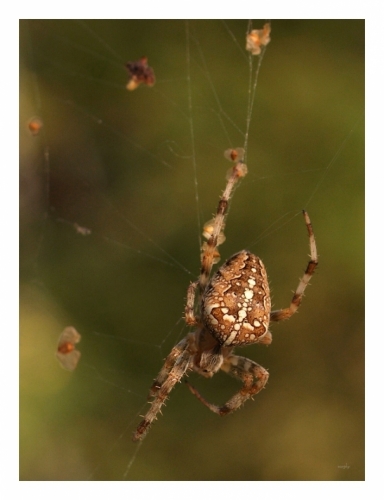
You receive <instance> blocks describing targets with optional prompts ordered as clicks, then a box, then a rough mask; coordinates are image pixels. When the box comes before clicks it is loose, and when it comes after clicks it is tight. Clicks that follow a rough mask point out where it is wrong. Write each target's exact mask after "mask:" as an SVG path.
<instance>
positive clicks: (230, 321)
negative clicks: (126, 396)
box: [133, 148, 317, 441]
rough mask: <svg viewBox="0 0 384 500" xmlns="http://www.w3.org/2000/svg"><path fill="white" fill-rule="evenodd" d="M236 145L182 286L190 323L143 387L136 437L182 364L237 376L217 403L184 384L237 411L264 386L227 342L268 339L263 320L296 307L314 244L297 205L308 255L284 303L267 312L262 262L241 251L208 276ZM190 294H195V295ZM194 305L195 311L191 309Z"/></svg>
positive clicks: (262, 372) (262, 376) (264, 377)
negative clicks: (196, 262)
mask: <svg viewBox="0 0 384 500" xmlns="http://www.w3.org/2000/svg"><path fill="white" fill-rule="evenodd" d="M241 151H242V150H241V149H240V148H238V149H236V150H229V151H226V153H225V156H226V157H227V158H229V159H231V160H233V161H236V163H235V165H234V166H233V167H232V168H231V169H230V171H229V174H228V176H227V185H226V188H225V190H224V192H223V194H222V196H221V198H220V201H219V205H218V207H217V212H216V215H215V217H214V219H212V220H211V221H209V222H207V223H206V224H205V226H204V231H203V235H204V237H205V238H206V239H207V241H206V242H205V243H204V244H203V245H202V253H201V272H200V276H199V279H198V280H197V281H195V282H193V283H191V284H190V285H189V287H188V292H187V303H186V306H185V321H186V323H187V325H189V326H192V327H194V330H193V331H192V332H190V333H189V334H188V335H187V336H186V337H184V338H183V339H182V340H181V341H180V342H179V343H178V344H177V345H176V346H175V347H174V348H173V349H172V350H171V352H170V354H169V355H168V356H167V358H166V359H165V363H164V365H163V367H162V369H161V370H160V372H159V374H158V376H157V378H156V379H155V381H154V383H153V384H152V387H151V389H150V393H149V397H150V398H153V400H152V402H151V406H150V408H149V410H148V412H147V413H146V415H145V416H144V419H143V420H142V421H141V423H140V424H139V426H138V428H137V430H136V432H135V433H134V435H133V440H134V441H138V440H141V439H143V438H144V436H145V435H146V434H147V432H148V430H149V428H150V426H151V424H152V422H153V421H154V420H155V418H156V416H157V414H158V412H159V411H160V409H161V407H162V405H163V404H164V402H165V400H166V398H167V397H168V395H169V393H170V392H171V390H172V389H173V387H174V386H175V384H176V383H177V382H180V380H181V379H182V377H183V376H184V375H185V374H186V372H187V371H188V370H193V371H195V372H197V373H199V374H200V375H203V376H204V377H207V378H209V377H212V376H213V375H214V374H215V373H216V372H217V371H219V370H223V371H224V372H226V373H229V374H231V375H233V376H234V377H236V378H238V379H240V380H241V381H242V382H243V386H242V388H241V389H240V391H238V392H237V393H236V394H235V395H234V396H232V397H231V398H230V399H229V400H228V401H227V402H226V403H225V404H224V405H223V406H217V405H214V404H211V403H208V402H207V401H206V400H205V399H204V398H203V397H202V396H201V395H200V393H199V392H198V391H197V390H196V389H195V388H194V387H192V386H191V385H190V384H189V383H187V385H188V387H189V389H190V390H191V392H192V393H193V394H194V395H195V396H196V397H197V398H198V399H199V400H200V401H201V402H202V403H203V404H204V405H205V406H207V407H208V408H209V409H210V410H212V411H213V412H215V413H218V414H219V415H227V414H228V413H231V412H233V411H235V410H237V409H238V408H239V407H240V406H241V405H242V404H243V403H244V402H245V401H247V399H249V398H250V397H252V396H253V395H255V394H257V393H258V392H260V391H261V389H263V388H264V387H265V384H266V383H267V381H268V377H269V374H268V372H267V370H266V369H265V368H263V367H262V366H260V365H258V364H257V363H255V362H254V361H252V360H250V359H247V358H244V357H242V356H237V355H235V354H233V353H232V351H233V349H234V348H235V347H239V346H244V345H249V344H257V343H258V344H270V343H271V342H272V335H271V333H270V331H269V323H270V321H280V320H283V319H288V318H290V317H291V316H292V314H294V313H295V312H296V311H297V308H298V307H299V305H300V303H301V300H302V297H303V294H304V290H305V288H306V286H307V285H308V282H309V280H310V279H311V277H312V275H313V273H314V271H315V268H316V266H317V250H316V243H315V237H314V234H313V230H312V225H311V221H310V219H309V216H308V214H307V212H305V211H303V214H304V219H305V224H306V226H307V230H308V235H309V245H310V252H311V260H310V261H309V263H308V265H307V269H306V271H305V273H304V275H303V277H302V278H301V280H300V282H299V285H298V287H297V289H296V292H295V293H294V295H293V297H292V300H291V303H290V305H289V307H287V308H285V309H279V310H276V311H271V298H270V291H269V285H268V279H267V273H266V271H265V267H264V265H263V263H262V261H261V260H260V259H259V258H258V257H256V256H255V255H253V254H252V253H251V252H248V251H247V250H242V251H241V252H238V253H237V254H235V255H233V256H232V257H231V258H230V259H228V260H227V261H226V262H225V263H224V264H223V265H222V266H221V267H220V268H219V270H218V271H217V272H216V273H215V274H214V275H213V276H212V278H210V275H211V271H212V266H213V265H214V264H215V263H217V262H218V260H219V259H220V254H219V252H218V246H219V245H220V244H221V243H223V241H224V240H225V237H224V226H225V218H226V213H227V209H228V202H229V199H230V197H231V195H232V193H233V190H234V187H235V185H236V183H237V182H238V181H239V179H241V178H242V177H244V176H245V175H246V173H247V167H246V166H245V164H244V163H243V162H242V155H241V154H239V152H241ZM196 295H198V296H199V299H198V300H197V299H196ZM195 309H197V311H198V312H197V314H195Z"/></svg>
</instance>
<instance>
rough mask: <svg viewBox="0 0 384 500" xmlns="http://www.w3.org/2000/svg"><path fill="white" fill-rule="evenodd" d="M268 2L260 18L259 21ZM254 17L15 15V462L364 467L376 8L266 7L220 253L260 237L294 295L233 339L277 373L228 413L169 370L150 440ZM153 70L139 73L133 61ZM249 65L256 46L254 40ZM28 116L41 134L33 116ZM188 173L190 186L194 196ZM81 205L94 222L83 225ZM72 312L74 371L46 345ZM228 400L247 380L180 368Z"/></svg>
mask: <svg viewBox="0 0 384 500" xmlns="http://www.w3.org/2000/svg"><path fill="white" fill-rule="evenodd" d="M263 24H264V21H263V20H261V21H254V22H253V27H255V28H261V27H262V25H263ZM247 27H248V21H242V20H237V21H226V22H225V23H222V22H220V21H191V22H189V23H185V22H184V21H127V20H117V21H113V20H107V21H103V20H99V21H97V20H95V21H84V22H83V21H80V22H76V21H69V20H68V21H60V20H33V21H26V20H24V21H21V22H20V172H21V175H20V186H21V187H20V231H21V235H20V257H21V263H20V280H21V281H20V479H22V480H87V479H92V480H112V479H113V480H123V479H127V480H342V481H348V480H363V479H364V36H365V35H364V21H359V20H338V21H333V20H326V21H321V20H312V21H310V20H308V21H306V20H297V21H295V20H289V21H284V20H280V21H279V20H278V21H272V34H271V36H272V41H271V43H270V44H269V46H268V48H267V51H266V53H265V56H264V59H263V61H262V64H261V68H260V72H259V80H258V87H257V92H256V97H255V101H254V107H253V111H252V116H251V125H250V135H249V149H248V152H247V164H248V167H249V174H248V176H247V177H246V178H245V179H244V181H243V182H242V184H241V186H240V187H239V189H238V190H237V191H236V193H235V196H234V198H233V202H232V204H231V208H230V213H229V217H228V222H227V227H226V236H227V241H226V242H225V244H223V246H222V247H221V253H222V256H223V258H226V257H229V256H230V255H231V254H233V253H234V252H236V251H238V250H240V249H242V248H249V249H250V250H252V251H253V252H254V253H256V254H257V255H259V256H261V257H262V259H263V261H264V263H265V265H266V267H267V270H268V273H269V277H270V281H271V287H272V293H273V303H274V306H275V307H276V308H278V307H283V306H286V305H288V303H289V300H290V298H291V293H292V290H294V288H295V287H296V285H297V282H298V278H299V276H300V275H301V274H302V271H303V270H304V269H305V266H306V262H307V260H308V240H307V234H306V230H305V227H304V224H303V220H302V216H301V215H300V210H301V209H302V208H306V209H307V210H308V211H309V213H310V216H311V219H312V222H313V226H314V230H315V235H316V240H317V244H318V250H319V254H320V265H319V269H318V271H317V272H316V275H315V276H314V278H313V280H312V282H311V285H310V286H309V288H308V290H307V292H306V297H305V300H304V302H303V305H302V308H301V310H300V312H299V314H297V315H296V316H294V317H293V318H291V319H290V321H288V322H285V323H280V324H275V325H273V327H272V332H273V338H274V342H273V343H272V345H271V346H270V347H268V348H266V347H263V346H251V347H248V348H245V349H242V352H241V354H243V355H245V356H248V357H250V358H252V359H254V360H255V361H257V362H259V363H260V364H262V365H263V366H264V367H266V368H267V369H269V371H270V380H269V383H268V386H267V389H266V390H265V391H263V392H262V393H261V394H260V395H258V396H257V397H256V398H255V400H254V401H253V402H247V404H246V405H245V406H244V407H243V408H242V409H241V410H239V411H237V412H236V413H235V414H233V415H231V416H228V417H226V418H222V419H220V418H218V417H217V416H216V415H215V414H213V413H211V412H209V410H208V409H207V408H205V407H204V406H203V405H201V404H200V403H199V402H198V401H197V400H195V399H194V398H193V397H192V396H191V395H190V394H189V392H188V391H187V389H186V388H185V387H184V386H183V384H179V385H178V387H177V388H175V390H174V391H173V393H172V394H171V398H170V400H169V402H168V403H167V405H166V407H165V409H164V411H163V416H162V417H160V418H159V420H158V421H157V422H156V424H155V425H154V427H153V428H152V430H151V431H150V433H149V435H148V436H147V438H146V439H145V440H144V442H143V444H142V446H141V447H138V445H136V444H134V443H132V442H131V433H132V432H133V430H134V428H135V426H136V425H137V423H138V422H139V421H140V417H139V415H140V414H142V413H143V412H144V411H145V410H146V408H147V403H146V395H147V391H148V388H149V386H150V384H151V382H152V380H153V378H154V377H155V375H156V374H157V372H158V370H159V369H160V367H161V365H162V360H163V358H164V357H165V356H166V355H167V354H168V352H169V350H170V349H171V348H172V346H173V345H174V344H175V343H176V342H177V341H178V340H179V339H180V338H181V336H183V335H185V333H186V331H187V330H186V329H185V327H184V326H183V319H182V312H183V308H184V301H185V295H186V289H187V286H188V284H189V282H190V281H191V280H193V279H195V278H196V276H197V274H198V270H199V223H198V220H200V222H202V223H203V222H205V221H206V220H208V219H210V218H211V215H212V213H213V212H214V211H215V209H216V204H217V200H218V197H219V194H220V192H221V190H222V189H223V188H224V184H225V180H224V178H225V172H226V170H227V168H228V167H229V166H230V165H229V163H228V162H227V161H226V160H225V159H224V158H223V151H224V150H225V149H226V148H228V147H237V146H241V145H242V144H243V142H244V136H243V132H244V130H245V128H246V118H247V109H248V108H247V102H248V97H249V93H248V89H249V58H248V56H247V54H246V53H245V50H244V40H245V33H246V31H247ZM143 55H146V56H148V58H149V64H150V65H151V66H152V67H153V68H154V70H155V73H156V78H157V82H156V85H155V86H154V87H153V88H143V87H140V88H139V89H137V90H135V91H134V92H128V91H127V90H126V89H125V85H126V83H127V81H128V73H127V71H126V69H125V68H124V65H125V63H126V62H127V61H132V60H136V59H138V58H140V57H141V56H143ZM253 64H254V66H253V71H254V70H255V68H256V65H257V59H255V60H254V61H253ZM34 116H38V117H39V118H40V119H41V120H42V122H43V128H42V129H41V131H40V132H39V134H37V135H35V136H33V135H31V134H30V132H29V130H28V127H27V123H28V121H29V120H30V119H31V118H32V117H34ZM195 185H197V192H198V200H196V190H195ZM75 224H78V225H79V226H81V227H85V228H89V229H90V230H91V231H92V232H91V234H89V235H83V234H80V233H79V232H77V231H76V226H75ZM68 325H73V326H75V327H76V328H77V330H78V331H79V332H80V333H81V334H82V341H81V343H80V344H79V349H80V351H81V352H82V358H81V360H80V363H79V365H78V368H77V369H76V371H75V372H73V373H69V372H66V371H64V370H63V369H61V368H60V366H59V364H58V362H57V360H56V359H55V356H54V352H55V349H56V345H57V340H58V337H59V334H60V332H61V331H62V330H63V329H64V327H65V326H68ZM190 379H191V381H192V382H193V383H194V385H196V386H197V387H198V388H199V389H200V390H201V392H202V393H203V394H204V396H205V397H206V398H207V399H208V400H209V401H212V402H216V403H223V402H224V401H225V400H226V399H227V398H228V397H229V396H230V395H232V394H233V393H234V392H235V391H236V390H237V389H238V388H239V384H238V383H237V382H236V381H235V380H232V379H229V378H228V377H227V376H226V375H225V374H218V375H217V376H215V377H214V378H213V379H212V380H210V381H208V380H205V379H201V378H200V377H198V376H196V375H193V374H192V375H191V376H190Z"/></svg>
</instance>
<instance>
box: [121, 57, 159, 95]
mask: <svg viewBox="0 0 384 500" xmlns="http://www.w3.org/2000/svg"><path fill="white" fill-rule="evenodd" d="M126 68H127V69H128V71H129V74H130V76H131V78H130V80H129V82H128V83H127V86H126V87H127V90H135V89H137V87H138V86H139V85H140V84H141V83H143V84H144V85H148V87H153V85H155V81H156V79H155V73H154V71H153V69H152V68H151V67H150V66H148V58H147V57H141V58H140V59H139V60H138V61H130V62H127V64H126Z"/></svg>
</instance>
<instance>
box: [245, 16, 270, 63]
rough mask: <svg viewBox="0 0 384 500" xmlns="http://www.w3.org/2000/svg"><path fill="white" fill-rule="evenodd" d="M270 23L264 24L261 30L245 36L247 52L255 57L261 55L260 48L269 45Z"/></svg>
mask: <svg viewBox="0 0 384 500" xmlns="http://www.w3.org/2000/svg"><path fill="white" fill-rule="evenodd" d="M270 33H271V23H265V24H264V26H263V28H262V29H261V30H252V31H251V32H250V33H248V35H247V44H246V47H245V48H246V49H247V50H249V52H250V53H251V54H252V55H254V56H257V55H259V54H260V53H261V48H262V47H263V46H264V47H265V46H266V45H268V44H269V42H270V41H271V37H270V36H269V35H270Z"/></svg>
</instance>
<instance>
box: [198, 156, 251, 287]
mask: <svg viewBox="0 0 384 500" xmlns="http://www.w3.org/2000/svg"><path fill="white" fill-rule="evenodd" d="M246 174H247V166H246V165H245V164H244V163H243V162H242V161H240V162H239V163H236V165H234V166H233V167H232V168H231V169H230V171H229V173H228V176H227V185H226V187H225V189H224V192H223V194H222V195H221V198H220V200H219V204H218V206H217V210H216V215H215V217H214V219H213V220H212V221H209V222H208V223H207V224H206V225H205V227H204V233H203V235H204V237H205V238H207V240H208V241H206V242H205V243H204V244H203V245H202V247H201V248H202V254H201V269H200V277H199V287H200V291H201V292H203V291H204V289H205V287H206V286H207V283H208V281H209V275H210V274H211V270H212V266H213V265H214V264H215V263H216V262H218V259H219V258H220V254H219V252H218V250H217V247H218V246H219V245H220V244H221V243H222V242H223V241H224V240H225V237H224V234H223V230H224V226H225V218H226V215H227V211H228V204H229V200H230V198H231V195H232V194H233V190H234V188H235V186H236V184H237V182H238V181H239V180H240V179H241V178H242V177H244V176H245V175H246Z"/></svg>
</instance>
